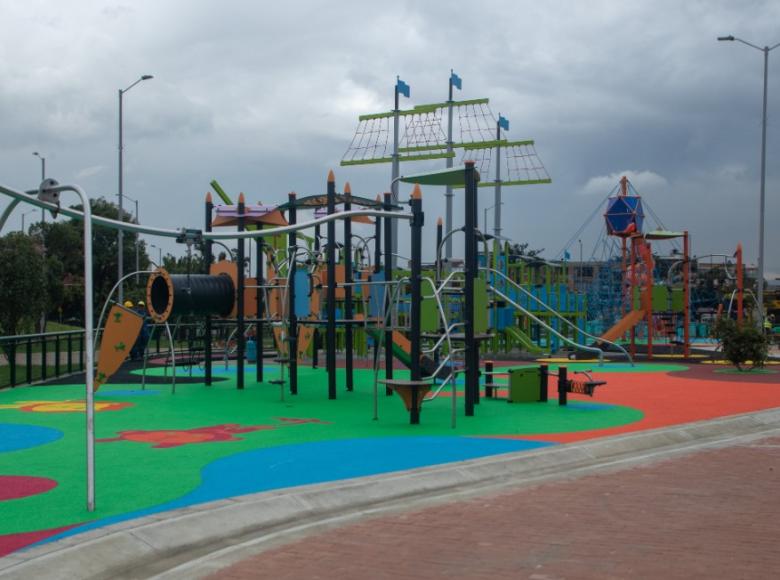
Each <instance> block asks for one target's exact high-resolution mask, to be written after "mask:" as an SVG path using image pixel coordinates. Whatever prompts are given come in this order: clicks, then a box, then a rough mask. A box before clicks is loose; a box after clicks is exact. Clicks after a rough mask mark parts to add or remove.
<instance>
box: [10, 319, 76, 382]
mask: <svg viewBox="0 0 780 580" xmlns="http://www.w3.org/2000/svg"><path fill="white" fill-rule="evenodd" d="M83 370H84V331H83V330H66V331H62V332H45V333H42V334H20V335H15V336H3V337H0V389H2V388H6V387H16V386H20V385H29V384H33V383H39V382H43V381H47V380H50V379H54V378H57V377H62V376H66V375H69V374H73V373H77V372H80V371H83Z"/></svg>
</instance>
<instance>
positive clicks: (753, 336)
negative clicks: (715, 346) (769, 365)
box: [712, 317, 769, 371]
mask: <svg viewBox="0 0 780 580" xmlns="http://www.w3.org/2000/svg"><path fill="white" fill-rule="evenodd" d="M712 333H713V335H714V336H715V338H717V339H718V340H719V341H720V343H721V346H722V348H723V356H725V357H726V359H727V360H728V361H729V362H730V363H731V364H733V365H734V366H735V367H737V368H738V369H739V370H740V371H744V370H750V369H753V368H757V367H758V368H760V367H763V366H764V363H765V362H766V359H767V357H768V356H769V341H768V339H767V337H766V336H765V335H764V333H763V332H761V331H760V330H759V329H757V328H756V327H755V326H754V325H752V324H741V325H740V324H737V322H736V321H734V320H732V319H731V318H725V317H721V318H719V319H718V320H717V321H716V322H715V326H714V327H713V329H712ZM748 361H749V362H750V364H751V366H750V367H749V368H747V369H745V368H743V366H744V365H745V364H746V363H747V362H748Z"/></svg>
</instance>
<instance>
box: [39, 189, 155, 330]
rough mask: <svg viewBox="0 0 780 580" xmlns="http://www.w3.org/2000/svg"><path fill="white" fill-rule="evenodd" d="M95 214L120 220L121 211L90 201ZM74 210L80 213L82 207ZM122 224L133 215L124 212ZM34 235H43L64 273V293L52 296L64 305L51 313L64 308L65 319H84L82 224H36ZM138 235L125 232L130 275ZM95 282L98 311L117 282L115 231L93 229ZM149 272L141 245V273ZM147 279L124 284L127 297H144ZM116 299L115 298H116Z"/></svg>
mask: <svg viewBox="0 0 780 580" xmlns="http://www.w3.org/2000/svg"><path fill="white" fill-rule="evenodd" d="M90 204H91V208H92V214H93V215H96V216H102V217H107V218H111V219H118V217H119V207H118V206H117V205H116V204H114V203H111V202H109V201H107V200H106V199H104V198H99V199H93V200H90ZM74 209H76V210H81V209H82V207H81V206H80V205H78V206H74ZM122 217H123V221H125V222H133V221H134V220H133V218H132V216H131V214H129V213H127V212H126V211H123V212H122ZM31 231H32V233H33V234H36V233H37V234H38V235H43V239H44V240H45V245H46V253H47V256H48V257H49V259H50V260H54V261H55V263H58V264H59V266H55V268H56V271H58V272H61V279H62V280H63V281H64V288H63V289H62V292H61V293H53V295H57V296H60V297H61V302H59V303H54V302H52V303H51V304H50V313H51V312H56V311H57V310H58V309H59V308H60V307H62V312H63V316H65V317H66V318H77V319H80V318H81V317H82V316H83V308H84V307H83V304H84V286H83V276H84V245H83V231H84V230H83V224H82V223H81V221H79V220H76V219H71V220H69V221H65V222H54V223H46V224H37V225H36V226H35V227H33V228H32V229H31ZM137 239H138V234H135V233H130V232H125V235H124V241H123V249H122V251H123V258H124V263H125V264H127V265H128V266H129V267H128V268H126V271H125V273H126V274H128V273H130V272H132V271H133V270H134V269H135V245H136V240H137ZM92 262H93V265H92V267H93V269H92V280H93V287H94V293H95V309H96V310H99V309H100V308H101V307H102V305H103V303H104V302H105V300H106V299H107V297H108V293H109V292H110V291H111V288H113V286H114V284H116V282H117V234H116V230H115V229H113V228H105V227H101V226H96V227H93V228H92ZM148 268H149V257H148V255H147V253H146V244H145V243H144V242H143V241H141V242H140V245H139V269H140V270H146V269H148ZM145 282H146V281H145V279H142V280H140V283H139V284H138V286H137V287H136V286H135V285H134V279H133V278H131V279H129V280H127V281H126V282H125V290H126V294H127V296H128V297H129V298H131V299H135V300H137V299H139V298H140V297H142V296H143V295H144V284H145ZM115 298H116V296H115Z"/></svg>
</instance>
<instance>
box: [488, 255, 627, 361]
mask: <svg viewBox="0 0 780 580" xmlns="http://www.w3.org/2000/svg"><path fill="white" fill-rule="evenodd" d="M480 270H484V271H485V272H489V273H491V274H494V275H497V276H498V277H499V278H500V279H501V280H502V281H503V282H505V283H509V285H510V286H512V287H513V288H515V289H516V290H518V291H520V292H522V293H523V294H524V295H525V296H527V297H528V298H529V299H531V300H534V301H535V302H536V303H537V304H538V305H539V306H541V307H542V308H543V309H544V310H546V311H547V312H549V313H550V314H552V315H553V316H555V317H556V318H558V319H559V320H561V321H562V322H563V323H564V324H566V325H567V326H569V327H570V328H572V329H574V331H575V332H577V333H579V334H581V335H582V336H586V337H588V338H590V339H592V340H593V341H595V343H596V344H598V343H601V342H603V343H604V344H609V345H610V346H614V347H615V348H616V349H618V350H619V351H621V352H622V353H623V354H624V355H626V358H627V359H628V362H630V363H631V366H633V365H634V361H633V360H632V359H631V355H630V354H628V351H627V350H626V349H625V348H623V347H622V346H621V345H619V344H617V343H616V342H612V341H611V340H605V339H603V338H599V337H597V336H594V335H592V334H590V333H588V332H586V331H584V330H582V329H581V328H580V327H578V326H577V325H576V324H574V323H573V322H572V321H571V320H569V319H568V318H566V317H565V316H563V315H562V314H561V313H560V312H558V311H557V310H555V309H554V308H553V307H552V306H550V305H549V304H547V303H546V302H545V301H544V300H542V299H540V298H539V297H537V296H534V295H533V294H532V293H531V292H529V291H528V290H526V289H525V288H523V287H522V286H521V285H520V284H518V283H517V282H515V281H514V280H512V279H511V278H509V277H508V276H507V275H506V274H504V273H503V272H500V271H499V270H496V269H494V268H480ZM511 302H512V305H513V306H515V307H519V305H518V304H516V303H515V302H514V301H511ZM523 310H525V309H523ZM545 326H546V325H545ZM554 334H556V335H557V336H558V337H559V338H561V337H562V335H561V334H560V333H558V332H554ZM565 342H566V343H568V344H571V345H573V346H575V348H582V350H588V351H589V352H593V350H592V348H591V347H588V346H587V345H582V344H580V343H577V342H576V341H572V340H569V339H568V338H567V339H565ZM598 350H599V352H601V349H598ZM599 358H600V357H599Z"/></svg>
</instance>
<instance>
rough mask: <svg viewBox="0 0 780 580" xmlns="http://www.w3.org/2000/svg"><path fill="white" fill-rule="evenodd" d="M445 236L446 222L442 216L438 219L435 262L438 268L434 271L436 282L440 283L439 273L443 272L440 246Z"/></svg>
mask: <svg viewBox="0 0 780 580" xmlns="http://www.w3.org/2000/svg"><path fill="white" fill-rule="evenodd" d="M443 238H444V222H443V221H442V219H441V218H439V219H438V220H436V262H435V264H434V268H436V272H435V273H434V275H435V279H436V284H438V283H439V274H440V273H441V256H440V255H439V248H440V247H441V241H442V239H443Z"/></svg>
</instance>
